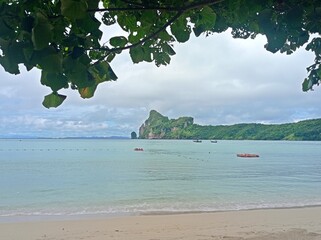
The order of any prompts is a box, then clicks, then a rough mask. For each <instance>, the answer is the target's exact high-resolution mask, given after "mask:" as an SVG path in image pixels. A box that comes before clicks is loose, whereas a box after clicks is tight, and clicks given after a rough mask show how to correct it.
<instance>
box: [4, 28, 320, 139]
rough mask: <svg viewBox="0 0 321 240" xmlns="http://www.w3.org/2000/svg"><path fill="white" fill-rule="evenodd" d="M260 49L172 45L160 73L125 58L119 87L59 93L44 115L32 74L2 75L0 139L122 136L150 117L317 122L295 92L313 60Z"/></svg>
mask: <svg viewBox="0 0 321 240" xmlns="http://www.w3.org/2000/svg"><path fill="white" fill-rule="evenodd" d="M264 44H265V39H264V37H258V38H257V39H256V40H237V39H232V38H231V37H230V36H229V34H228V33H224V34H220V35H214V36H210V37H208V38H204V37H199V38H197V39H196V38H192V39H191V40H190V41H189V42H188V43H186V44H177V45H176V46H175V51H176V53H177V55H175V56H174V57H173V58H172V61H171V64H170V65H169V66H166V67H164V66H162V67H159V68H158V67H156V66H155V65H154V64H148V63H140V64H133V63H132V62H131V61H130V58H129V56H128V55H129V54H128V52H124V53H123V54H122V55H120V56H117V57H116V59H115V61H114V62H113V63H112V67H113V69H114V71H115V73H116V74H117V75H118V77H119V79H118V81H116V82H108V83H104V84H101V85H100V86H99V87H98V90H97V92H96V94H95V96H94V98H92V99H86V100H84V99H82V98H80V96H79V94H78V93H77V92H76V91H71V90H64V91H62V93H67V95H68V97H67V99H66V101H65V102H64V103H63V105H62V106H60V107H59V108H58V109H50V110H48V109H45V108H44V107H42V105H41V102H42V100H43V96H44V95H46V94H48V93H50V89H48V88H46V87H44V86H41V84H40V74H39V72H37V71H32V72H30V73H25V72H24V73H23V75H20V76H11V75H9V74H5V73H2V72H1V73H0V75H1V79H3V87H2V89H1V90H0V100H1V101H2V104H1V105H0V110H1V113H0V123H1V125H2V126H3V127H1V132H2V136H5V135H6V134H7V135H8V134H9V133H10V134H13V133H16V134H20V133H24V134H33V133H34V134H42V135H46V136H68V135H72V136H81V135H82V136H88V135H90V136H111V135H122V136H129V135H130V132H131V131H134V130H135V131H137V130H138V127H139V126H140V124H141V123H143V121H144V120H145V119H146V117H147V116H148V112H149V110H151V109H156V110H158V111H160V112H161V113H162V114H164V115H168V116H169V117H170V118H176V117H179V116H192V117H194V118H195V122H197V123H199V124H215V125H216V124H233V123H239V122H264V123H281V122H290V121H296V120H302V119H307V118H319V117H321V107H320V105H319V104H318V102H319V99H320V91H321V89H320V88H316V90H315V91H314V92H309V93H303V92H302V90H301V83H302V81H303V79H304V77H305V76H306V74H307V73H306V67H307V66H309V65H310V64H311V63H313V56H312V54H310V53H307V52H305V51H304V50H303V49H302V50H300V51H298V52H296V53H295V54H293V55H291V56H286V55H282V54H272V53H269V52H267V51H266V50H265V49H264V47H263V46H264ZM8 119H11V120H10V121H9V120H8Z"/></svg>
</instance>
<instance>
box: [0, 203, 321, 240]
mask: <svg viewBox="0 0 321 240" xmlns="http://www.w3.org/2000/svg"><path fill="white" fill-rule="evenodd" d="M0 239H1V240H76V239H77V240H80V239H84V240H87V239H88V240H106V239H122V240H163V239H164V240H180V239H182V240H245V239H250V240H274V239H275V240H276V239H277V240H321V207H310V208H293V209H267V210H249V211H231V212H215V213H189V214H173V215H148V216H129V217H112V218H104V219H103V218H98V217H97V218H87V219H82V220H59V221H51V220H50V221H49V220H46V221H28V222H14V223H0Z"/></svg>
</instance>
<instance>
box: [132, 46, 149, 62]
mask: <svg viewBox="0 0 321 240" xmlns="http://www.w3.org/2000/svg"><path fill="white" fill-rule="evenodd" d="M129 54H130V57H131V59H132V61H133V63H139V62H142V61H144V54H145V53H144V49H143V47H142V46H136V47H133V48H131V49H129Z"/></svg>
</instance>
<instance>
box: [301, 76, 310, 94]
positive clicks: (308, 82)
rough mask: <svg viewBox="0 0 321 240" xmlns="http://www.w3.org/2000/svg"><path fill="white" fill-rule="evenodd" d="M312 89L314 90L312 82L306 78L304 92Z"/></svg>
mask: <svg viewBox="0 0 321 240" xmlns="http://www.w3.org/2000/svg"><path fill="white" fill-rule="evenodd" d="M311 88H312V82H311V80H310V79H308V78H305V79H304V81H303V83H302V91H304V92H307V91H309V90H311Z"/></svg>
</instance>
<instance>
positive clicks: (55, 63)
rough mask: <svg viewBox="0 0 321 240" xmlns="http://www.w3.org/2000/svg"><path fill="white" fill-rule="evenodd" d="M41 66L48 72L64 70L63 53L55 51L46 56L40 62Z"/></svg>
mask: <svg viewBox="0 0 321 240" xmlns="http://www.w3.org/2000/svg"><path fill="white" fill-rule="evenodd" d="M39 66H40V67H41V68H42V69H43V70H45V71H46V72H54V73H60V72H62V54H61V53H53V54H48V55H46V56H44V57H43V58H42V60H41V62H40V63H39Z"/></svg>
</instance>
